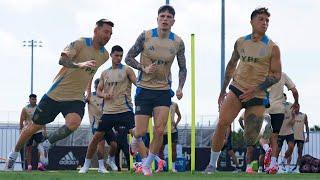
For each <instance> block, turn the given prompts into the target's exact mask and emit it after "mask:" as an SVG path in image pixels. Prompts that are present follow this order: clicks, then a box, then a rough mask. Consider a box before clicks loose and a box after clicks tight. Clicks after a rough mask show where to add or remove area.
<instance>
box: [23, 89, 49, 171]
mask: <svg viewBox="0 0 320 180" xmlns="http://www.w3.org/2000/svg"><path fill="white" fill-rule="evenodd" d="M36 108H37V95H35V94H30V95H29V104H28V105H27V106H25V107H24V108H23V109H22V111H21V115H20V132H22V131H23V129H25V128H27V127H28V126H29V125H30V124H32V116H33V114H34V112H35V110H36ZM44 134H45V135H46V127H45V126H44V127H43V129H40V130H39V131H37V132H36V133H35V134H33V135H32V136H31V138H30V139H29V140H28V142H27V144H26V151H27V153H26V154H27V158H26V159H27V163H28V171H31V170H32V165H31V161H32V147H33V142H34V141H35V143H36V146H37V148H38V154H39V160H40V161H39V162H38V170H40V171H44V170H45V162H46V159H45V153H44V149H43V146H42V142H43V141H44V138H45V137H44Z"/></svg>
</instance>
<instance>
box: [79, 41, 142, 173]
mask: <svg viewBox="0 0 320 180" xmlns="http://www.w3.org/2000/svg"><path fill="white" fill-rule="evenodd" d="M122 56H123V49H122V48H121V47H120V46H118V45H117V46H113V47H112V50H111V58H112V66H111V67H110V68H108V69H106V70H104V71H103V72H102V73H101V76H100V81H99V84H98V88H97V95H98V96H99V97H101V98H103V99H104V101H105V102H104V106H103V115H102V117H101V121H100V122H99V125H98V128H97V131H96V132H95V133H94V136H93V138H92V140H91V142H90V144H89V146H88V149H87V154H86V158H85V162H84V165H83V167H82V168H81V169H80V171H79V173H86V172H88V170H89V167H90V165H91V159H92V157H93V154H94V153H95V151H96V149H97V145H98V143H99V142H100V141H101V140H102V138H103V136H104V135H105V133H106V132H109V131H110V130H112V128H114V127H120V126H125V127H126V128H127V129H129V130H131V129H132V128H134V114H133V107H132V106H133V105H132V102H131V86H132V84H135V83H136V76H135V74H134V71H133V69H131V68H130V67H128V66H125V65H123V64H121V60H122ZM101 170H102V169H101ZM98 171H99V170H98ZM99 172H101V173H107V171H104V170H103V171H99Z"/></svg>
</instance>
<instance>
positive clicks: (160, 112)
mask: <svg viewBox="0 0 320 180" xmlns="http://www.w3.org/2000/svg"><path fill="white" fill-rule="evenodd" d="M153 113H154V125H155V127H158V126H161V127H165V126H166V124H167V121H168V116H169V107H168V106H158V107H155V108H154V109H153Z"/></svg>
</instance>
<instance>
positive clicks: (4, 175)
mask: <svg viewBox="0 0 320 180" xmlns="http://www.w3.org/2000/svg"><path fill="white" fill-rule="evenodd" d="M0 179H1V180H2V179H4V180H10V179H19V180H20V179H28V180H29V179H30V180H49V179H50V180H60V179H67V180H72V179H75V180H82V179H90V180H98V179H104V180H105V179H112V180H132V179H139V180H143V179H149V180H151V179H152V180H157V179H159V180H160V179H161V180H193V179H208V180H209V179H210V180H213V179H219V180H220V179H221V180H225V179H237V180H238V179H259V180H262V179H268V180H269V179H283V180H291V179H292V180H298V179H304V180H312V179H318V180H319V179H320V174H280V175H279V174H277V175H268V174H253V175H249V174H245V173H217V174H213V175H203V174H201V173H193V174H191V173H175V174H173V173H161V174H154V175H153V176H152V177H144V176H142V175H136V174H132V173H125V172H124V173H110V174H99V173H97V172H96V171H90V172H89V173H87V174H78V172H77V171H56V172H37V171H34V172H0Z"/></svg>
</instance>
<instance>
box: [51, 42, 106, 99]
mask: <svg viewBox="0 0 320 180" xmlns="http://www.w3.org/2000/svg"><path fill="white" fill-rule="evenodd" d="M62 53H63V54H66V55H67V56H68V57H69V58H71V59H72V61H73V62H76V63H79V62H85V61H89V60H95V61H96V67H94V68H89V67H88V68H84V69H80V68H67V67H62V68H61V70H60V71H59V73H58V74H57V76H56V77H55V79H54V83H53V85H52V86H51V88H50V89H49V91H48V92H47V95H48V96H49V97H50V98H51V99H53V100H55V101H73V100H81V101H83V100H84V92H85V90H86V88H87V85H88V83H89V81H90V80H91V79H92V78H93V76H94V74H95V73H96V71H97V69H98V68H99V67H100V66H101V65H102V64H103V63H105V62H106V61H107V60H108V59H109V53H108V52H107V50H106V49H105V48H104V47H102V48H101V49H100V50H96V49H94V48H93V41H92V38H80V39H79V40H76V41H74V42H72V43H70V44H69V45H68V46H67V47H66V48H65V49H64V51H63V52H62Z"/></svg>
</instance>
